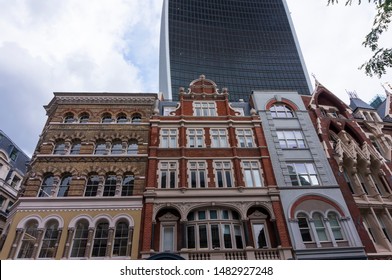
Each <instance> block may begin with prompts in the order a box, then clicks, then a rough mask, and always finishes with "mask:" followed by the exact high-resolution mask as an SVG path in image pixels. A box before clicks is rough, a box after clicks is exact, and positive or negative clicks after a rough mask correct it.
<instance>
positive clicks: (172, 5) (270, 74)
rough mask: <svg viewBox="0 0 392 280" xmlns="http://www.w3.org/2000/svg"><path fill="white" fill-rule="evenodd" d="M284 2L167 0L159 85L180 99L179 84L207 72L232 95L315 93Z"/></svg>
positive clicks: (209, 77)
mask: <svg viewBox="0 0 392 280" xmlns="http://www.w3.org/2000/svg"><path fill="white" fill-rule="evenodd" d="M167 1H168V3H167ZM283 1H284V0H283ZM285 5H286V4H285V3H283V2H282V0H263V1H260V0H209V1H206V0H166V1H165V3H164V9H163V15H162V17H163V18H162V27H161V28H162V29H161V54H160V56H161V57H160V64H161V65H160V67H161V68H160V91H162V92H163V93H164V96H165V97H166V98H167V99H172V100H177V99H178V88H179V87H181V86H182V87H185V88H187V86H188V85H189V83H190V82H191V81H193V80H194V79H197V78H198V77H199V75H200V74H204V75H206V77H207V78H208V79H211V80H213V81H215V82H216V83H217V84H218V85H219V87H220V88H223V87H227V88H228V90H229V94H230V99H231V100H232V101H238V100H239V99H240V98H242V99H244V100H248V99H249V95H250V93H251V91H252V90H284V91H286V90H295V91H298V92H299V93H300V94H310V84H309V80H308V77H307V74H306V73H305V72H306V71H305V70H304V69H305V66H304V63H303V61H302V60H301V56H300V53H299V49H297V44H296V40H295V35H294V34H293V32H292V28H291V26H290V19H289V18H288V16H287V13H286V7H285ZM167 36H168V38H169V40H167ZM168 69H170V71H168ZM168 74H170V75H171V76H167V75H168ZM170 83H171V85H170ZM165 87H166V88H165ZM170 88H171V90H170ZM170 91H171V92H172V96H171V93H170Z"/></svg>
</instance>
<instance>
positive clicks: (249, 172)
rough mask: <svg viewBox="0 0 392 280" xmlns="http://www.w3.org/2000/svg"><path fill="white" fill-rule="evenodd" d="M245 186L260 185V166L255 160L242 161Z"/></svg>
mask: <svg viewBox="0 0 392 280" xmlns="http://www.w3.org/2000/svg"><path fill="white" fill-rule="evenodd" d="M242 166H243V171H244V175H245V186H246V187H262V181H261V174H260V166H259V164H258V162H257V161H243V162H242Z"/></svg>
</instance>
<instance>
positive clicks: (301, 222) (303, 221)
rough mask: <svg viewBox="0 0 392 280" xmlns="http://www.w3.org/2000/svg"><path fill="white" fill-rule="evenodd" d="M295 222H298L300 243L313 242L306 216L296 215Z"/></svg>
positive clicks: (302, 214) (303, 214)
mask: <svg viewBox="0 0 392 280" xmlns="http://www.w3.org/2000/svg"><path fill="white" fill-rule="evenodd" d="M297 220H298V227H299V231H300V233H301V237H302V241H303V242H309V241H313V239H312V234H311V229H310V224H309V218H308V216H307V215H306V214H305V213H299V214H298V215H297Z"/></svg>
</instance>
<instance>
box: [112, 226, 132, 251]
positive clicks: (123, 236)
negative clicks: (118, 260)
mask: <svg viewBox="0 0 392 280" xmlns="http://www.w3.org/2000/svg"><path fill="white" fill-rule="evenodd" d="M128 234H129V229H128V223H126V222H119V223H117V225H116V231H115V233H114V244H113V257H117V256H128V255H129V253H128Z"/></svg>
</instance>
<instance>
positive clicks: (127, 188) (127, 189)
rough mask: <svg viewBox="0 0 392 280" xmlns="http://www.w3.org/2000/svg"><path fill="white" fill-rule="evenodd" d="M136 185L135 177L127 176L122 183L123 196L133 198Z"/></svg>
mask: <svg viewBox="0 0 392 280" xmlns="http://www.w3.org/2000/svg"><path fill="white" fill-rule="evenodd" d="M134 184H135V177H134V176H133V175H125V176H124V178H123V182H122V189H121V196H131V195H132V194H133V187H134Z"/></svg>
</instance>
